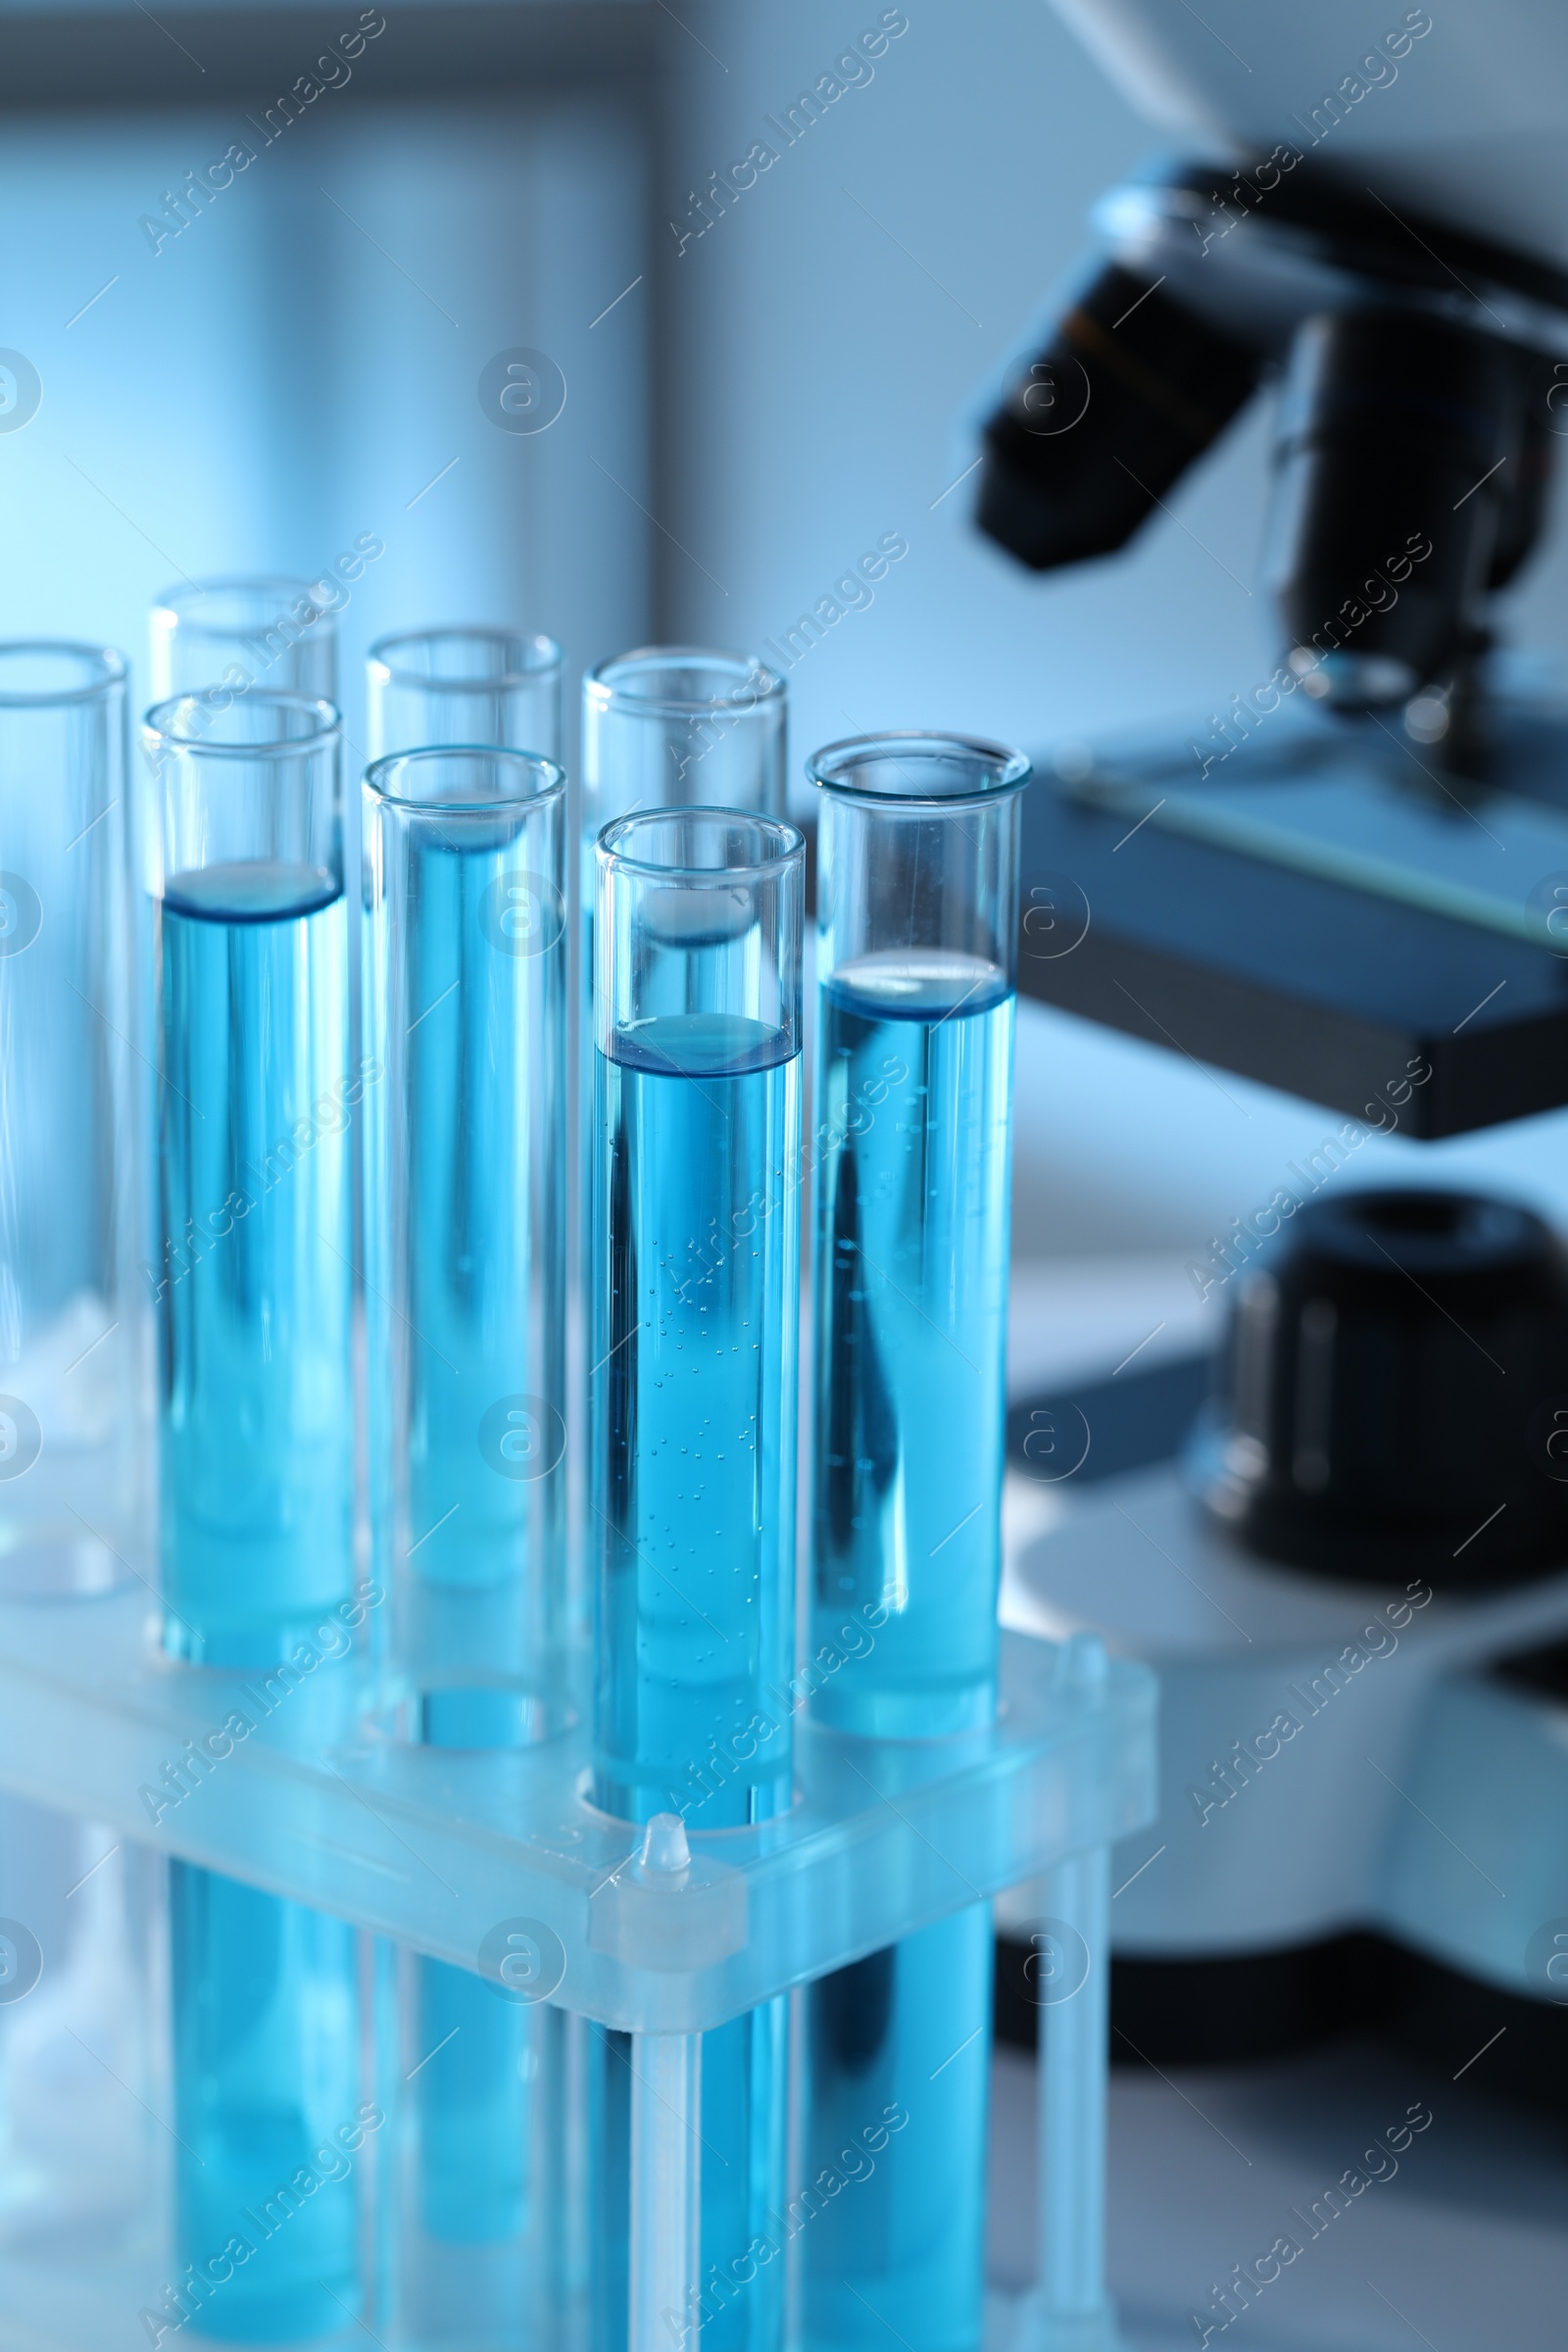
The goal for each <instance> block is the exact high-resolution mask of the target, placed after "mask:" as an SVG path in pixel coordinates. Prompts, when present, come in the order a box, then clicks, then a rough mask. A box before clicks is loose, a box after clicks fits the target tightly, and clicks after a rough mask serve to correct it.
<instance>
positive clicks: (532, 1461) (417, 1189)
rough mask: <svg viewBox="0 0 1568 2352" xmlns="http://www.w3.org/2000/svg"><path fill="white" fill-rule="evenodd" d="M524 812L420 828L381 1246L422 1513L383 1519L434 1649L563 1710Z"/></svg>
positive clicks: (555, 1106)
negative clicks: (399, 1090) (392, 1287)
mask: <svg viewBox="0 0 1568 2352" xmlns="http://www.w3.org/2000/svg"><path fill="white" fill-rule="evenodd" d="M519 830H520V828H519V825H518V823H517V822H516V821H515V820H509V819H505V818H498V819H497V820H495V822H494V824H493V825H490V826H487V827H485V828H484V830H483V831H482V832H481V831H480V829H479V827H478V826H477V825H476V824H475V821H474V819H473V817H472V816H471V815H464V816H461V821H460V820H459V819H457V818H455V821H454V823H453V825H452V827H451V829H450V831H449V832H443V830H442V829H441V828H440V827H438V826H431V825H421V826H420V827H419V828H418V829H417V831H416V832H414V833H412V834H411V836H410V839H409V844H408V860H409V863H408V880H407V897H406V902H405V905H404V907H403V908H402V919H403V922H404V926H405V930H404V939H403V942H402V949H403V954H404V956H405V957H406V961H407V971H408V986H407V994H408V1007H409V1021H410V1027H409V1031H408V1035H407V1038H406V1041H405V1042H404V1045H403V1054H404V1060H405V1071H406V1081H405V1097H404V1101H403V1102H402V1103H399V1104H397V1105H388V1106H385V1107H386V1109H387V1111H388V1113H389V1115H390V1117H391V1121H392V1128H391V1133H392V1142H393V1151H394V1154H395V1156H396V1158H397V1160H398V1162H399V1163H400V1164H399V1165H398V1166H397V1168H396V1171H395V1173H394V1176H393V1189H394V1191H395V1192H396V1194H397V1195H398V1197H399V1198H398V1212H397V1213H398V1215H399V1219H400V1223H399V1228H398V1229H396V1230H393V1231H389V1232H387V1233H386V1234H385V1237H384V1245H383V1244H382V1243H381V1241H380V1239H379V1236H378V1221H379V1220H382V1219H385V1218H387V1216H388V1214H389V1209H388V1204H387V1203H386V1202H384V1201H372V1202H368V1218H369V1219H370V1223H371V1231H372V1248H374V1249H375V1250H377V1254H378V1255H379V1253H380V1250H381V1249H382V1247H383V1246H384V1249H385V1251H386V1253H387V1255H389V1256H392V1257H395V1259H396V1261H397V1262H398V1263H399V1264H400V1265H402V1266H403V1267H406V1270H407V1296H406V1300H402V1301H400V1304H401V1305H402V1306H403V1309H404V1312H406V1316H407V1323H406V1325H402V1326H400V1328H399V1329H398V1331H397V1333H396V1334H395V1339H396V1343H397V1348H398V1351H399V1352H400V1353H405V1352H406V1356H407V1364H408V1373H407V1380H408V1396H407V1418H406V1424H405V1425H404V1426H403V1427H402V1428H400V1429H399V1431H398V1432H397V1433H396V1443H397V1444H398V1446H399V1448H400V1452H401V1454H402V1458H401V1459H400V1461H399V1463H398V1470H399V1472H400V1473H401V1475H402V1478H403V1480H404V1481H405V1490H404V1513H403V1516H404V1521H405V1524H404V1525H403V1526H402V1527H401V1528H394V1529H393V1530H391V1531H388V1532H389V1534H390V1536H391V1538H392V1540H393V1541H394V1542H395V1546H396V1550H397V1552H398V1554H399V1559H398V1565H399V1568H400V1572H401V1571H402V1568H403V1556H402V1555H404V1554H407V1555H408V1557H407V1571H406V1574H407V1577H408V1580H409V1583H410V1588H411V1590H410V1594H409V1603H410V1608H411V1612H412V1620H411V1622H410V1624H409V1625H408V1627H407V1628H406V1634H407V1638H408V1642H409V1644H410V1645H411V1646H413V1647H414V1648H416V1649H417V1653H418V1658H419V1663H420V1664H421V1666H423V1667H425V1668H433V1669H436V1670H438V1671H447V1670H450V1669H452V1668H454V1667H461V1666H465V1665H466V1666H472V1667H477V1668H479V1669H481V1670H483V1671H484V1672H487V1673H492V1674H499V1673H508V1674H511V1675H514V1676H515V1677H517V1678H519V1679H520V1680H521V1681H522V1682H523V1683H525V1684H526V1685H527V1686H528V1688H529V1690H530V1691H531V1693H532V1696H533V1700H534V1705H535V1712H536V1714H537V1715H539V1716H541V1717H543V1718H544V1719H545V1721H547V1722H548V1721H549V1720H550V1719H551V1718H552V1717H558V1716H559V1715H560V1714H561V1713H562V1712H563V1711H564V1691H562V1689H561V1687H560V1685H561V1676H562V1666H563V1660H562V1645H563V1642H564V1582H565V1580H564V1565H563V1559H562V1543H563V1535H562V1525H561V1515H562V1503H563V1495H564V1446H565V1419H564V1403H565V1397H564V1362H563V1359H562V1353H561V1350H562V1345H563V1342H562V1333H563V1331H564V1308H563V1301H564V1236H563V1234H562V1233H561V1232H560V1231H559V1230H557V1229H556V1225H555V1220H556V1219H557V1218H558V1217H559V1214H560V1202H561V1198H562V1184H561V1168H562V1164H563V1153H564V1141H565V1137H564V1115H565V1106H564V1102H563V1101H562V1100H561V1099H560V1090H561V1083H562V1079H563V1077H564V1059H563V1057H562V1055H561V1054H560V1051H559V1045H560V1028H561V1024H562V1022H563V1021H564V1013H565V1005H564V974H563V969H562V957H561V956H560V955H559V954H557V953H554V952H552V951H553V949H554V940H553V939H550V940H549V941H548V944H547V933H546V931H545V930H544V929H541V928H540V926H541V925H547V924H548V923H549V922H550V921H551V920H553V919H554V918H553V917H552V916H551V914H550V910H549V909H548V908H547V907H543V905H542V904H541V901H542V898H543V894H544V885H543V883H542V881H541V878H539V877H534V876H531V875H527V874H525V873H524V871H523V867H522V862H521V860H520V858H519V855H518V852H517V848H516V837H517V834H518V832H519ZM514 889H515V891H516V892H517V894H519V895H518V904H519V905H524V906H525V907H526V908H527V909H528V910H529V912H530V914H531V917H532V928H530V927H529V925H528V923H527V922H523V923H520V924H519V922H518V920H517V918H516V909H515V907H514V905H513V900H512V898H511V897H510V896H509V892H511V891H513V890H514ZM382 953H383V951H381V950H380V949H379V945H378V948H377V952H376V957H375V960H376V961H377V962H379V960H380V959H381V955H382ZM372 986H377V987H383V988H384V986H385V976H384V974H378V973H374V972H372ZM377 1107H378V1114H379V1112H380V1110H381V1108H382V1106H380V1105H378V1106H377ZM382 1263H383V1264H384V1263H385V1259H384V1258H383V1259H382ZM379 1273H380V1270H379V1268H378V1282H377V1287H378V1289H384V1288H386V1281H390V1279H391V1277H390V1275H388V1276H387V1278H386V1281H383V1280H381V1279H380V1278H379ZM372 1306H373V1307H374V1308H375V1310H376V1313H377V1314H378V1315H379V1316H383V1317H384V1315H385V1311H386V1310H385V1308H384V1306H383V1305H382V1303H381V1302H380V1301H376V1300H372ZM460 1743H461V1742H460ZM473 1744H483V1742H482V1741H476V1742H473Z"/></svg>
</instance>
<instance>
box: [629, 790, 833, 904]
mask: <svg viewBox="0 0 1568 2352" xmlns="http://www.w3.org/2000/svg"><path fill="white" fill-rule="evenodd" d="M684 816H712V817H718V818H720V819H721V820H722V821H723V822H724V823H725V824H729V825H749V826H751V827H752V828H753V829H754V830H755V831H756V832H758V833H760V834H762V835H763V836H765V837H767V838H770V839H774V840H777V841H778V842H779V843H780V845H781V846H780V849H779V852H778V855H777V856H776V857H774V858H764V859H763V860H762V862H761V863H760V865H662V864H656V863H652V862H650V860H648V859H647V858H629V857H627V855H626V853H625V852H624V850H621V849H619V848H618V847H617V846H616V844H615V842H614V841H613V839H612V835H616V834H623V833H629V832H632V831H635V830H636V829H637V828H639V827H641V826H644V825H653V824H668V823H669V822H670V821H671V819H673V818H676V817H684ZM594 856H595V858H597V859H598V862H599V870H600V872H601V874H604V873H608V872H610V871H611V870H612V869H613V870H614V871H616V872H618V873H624V874H636V875H638V876H639V877H646V878H648V879H651V880H654V881H659V882H670V881H675V882H679V883H680V884H681V885H682V887H683V888H686V889H694V890H701V889H713V890H726V889H732V888H733V887H734V885H735V884H736V883H737V882H766V881H769V880H771V879H773V878H774V877H776V876H778V875H781V874H784V873H786V872H787V871H788V870H789V868H790V866H791V864H793V863H800V864H804V862H805V858H806V835H805V834H804V833H803V832H802V831H801V829H800V827H799V825H792V824H791V823H790V821H789V819H788V817H784V816H762V815H760V814H759V813H758V811H757V810H755V809H725V808H722V807H717V806H714V805H713V804H712V803H711V802H706V801H703V802H693V803H691V804H690V805H686V804H682V805H681V806H679V807H676V808H670V809H629V810H628V811H627V813H626V814H625V815H624V816H613V817H612V818H611V820H610V822H609V824H608V825H606V826H604V827H603V828H602V830H601V832H600V834H599V836H598V838H597V840H596V841H595V843H594Z"/></svg>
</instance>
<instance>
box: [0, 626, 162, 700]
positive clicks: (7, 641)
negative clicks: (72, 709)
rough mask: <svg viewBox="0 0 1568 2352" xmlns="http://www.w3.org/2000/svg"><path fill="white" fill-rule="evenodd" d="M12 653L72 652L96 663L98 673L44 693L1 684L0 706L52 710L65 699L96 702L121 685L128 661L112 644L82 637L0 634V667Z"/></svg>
mask: <svg viewBox="0 0 1568 2352" xmlns="http://www.w3.org/2000/svg"><path fill="white" fill-rule="evenodd" d="M13 654H56V655H59V654H74V655H79V656H80V657H81V659H82V661H83V662H84V663H86V662H91V663H94V664H96V665H97V673H98V674H97V675H96V676H95V677H91V678H88V679H86V680H85V681H84V682H83V683H82V684H81V685H79V686H61V687H51V688H49V689H47V690H46V691H45V692H44V693H41V694H34V693H23V692H20V691H18V690H17V689H16V688H14V687H7V686H0V711H53V710H58V709H59V708H60V707H61V706H62V705H63V704H66V703H90V702H95V701H96V700H97V699H98V698H99V697H100V696H101V695H107V694H109V693H111V692H112V691H113V689H114V688H115V687H117V686H123V684H124V683H125V680H126V678H127V677H128V676H129V674H130V664H129V662H127V661H126V659H125V657H124V655H123V654H122V653H119V652H117V650H116V648H115V647H114V646H112V645H94V644H93V643H92V641H91V640H90V639H89V638H85V637H0V668H3V665H4V663H5V662H6V661H7V659H8V658H9V657H10V656H11V655H13Z"/></svg>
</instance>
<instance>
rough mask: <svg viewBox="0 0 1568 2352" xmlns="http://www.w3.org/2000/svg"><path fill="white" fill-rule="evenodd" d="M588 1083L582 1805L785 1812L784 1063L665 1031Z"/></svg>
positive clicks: (731, 1032)
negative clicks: (585, 1751)
mask: <svg viewBox="0 0 1568 2352" xmlns="http://www.w3.org/2000/svg"><path fill="white" fill-rule="evenodd" d="M596 1064H597V1067H596V1090H597V1092H596V1108H597V1117H598V1120H599V1122H600V1126H601V1131H602V1132H601V1137H600V1149H599V1151H598V1152H597V1154H596V1162H597V1166H598V1171H599V1175H598V1197H597V1199H596V1224H597V1232H596V1256H597V1270H596V1277H595V1282H594V1317H595V1320H594V1329H593V1337H592V1341H591V1356H590V1363H591V1366H592V1367H593V1369H592V1373H591V1381H592V1398H593V1426H594V1439H593V1443H594V1462H593V1487H592V1493H593V1498H594V1504H595V1510H596V1517H597V1521H598V1525H597V1530H596V1533H597V1535H598V1539H599V1548H600V1576H599V1592H598V1622H597V1626H596V1642H595V1657H596V1669H595V1672H596V1687H595V1708H594V1735H595V1750H594V1777H595V1784H596V1802H597V1803H599V1804H600V1805H602V1806H603V1807H604V1809H605V1811H606V1812H608V1813H613V1814H615V1815H617V1816H618V1817H619V1818H620V1819H621V1820H623V1821H639V1822H641V1821H647V1820H648V1819H649V1818H650V1817H651V1816H652V1815H653V1814H655V1813H662V1812H673V1813H680V1814H682V1815H683V1816H684V1817H685V1819H686V1820H687V1823H688V1826H689V1827H690V1828H693V1829H702V1830H708V1829H729V1828H733V1827H735V1826H736V1825H737V1824H740V1823H744V1822H748V1821H757V1820H766V1819H767V1818H768V1817H769V1816H770V1815H771V1814H772V1813H774V1812H776V1811H778V1810H779V1809H780V1807H781V1806H782V1805H784V1804H787V1803H788V1801H789V1765H790V1735H789V1720H788V1707H787V1702H786V1701H785V1700H784V1699H783V1698H781V1695H780V1694H781V1692H783V1691H784V1688H785V1686H786V1684H787V1682H788V1676H789V1668H790V1662H791V1661H790V1651H791V1638H792V1631H793V1629H792V1625H791V1593H792V1591H793V1586H794V1576H793V1569H794V1495H793V1483H794V1480H793V1465H794V1457H795V1448H794V1428H795V1365H796V1330H795V1319H796V1314H797V1311H798V1309H797V1303H796V1301H797V1298H798V1274H797V1262H798V1261H797V1241H796V1232H795V1210H794V1201H795V1194H794V1187H793V1182H792V1179H793V1172H794V1165H795V1158H796V1152H797V1149H798V1137H799V1121H800V1061H799V1056H798V1055H793V1054H785V1052H784V1050H783V1048H782V1044H781V1041H780V1039H779V1037H778V1034H777V1032H775V1031H771V1030H768V1029H765V1028H764V1027H763V1026H762V1025H761V1023H760V1022H757V1021H748V1020H743V1019H740V1018H738V1017H732V1016H727V1015H711V1014H706V1013H688V1014H682V1013H675V1014H670V1015H667V1016H664V1017H662V1018H660V1019H658V1020H655V1021H650V1022H645V1023H643V1024H640V1025H639V1027H638V1028H637V1029H635V1030H632V1031H623V1032H617V1033H616V1036H615V1039H614V1045H613V1053H612V1054H604V1053H599V1054H596ZM786 1472H787V1473H788V1474H787V1475H786Z"/></svg>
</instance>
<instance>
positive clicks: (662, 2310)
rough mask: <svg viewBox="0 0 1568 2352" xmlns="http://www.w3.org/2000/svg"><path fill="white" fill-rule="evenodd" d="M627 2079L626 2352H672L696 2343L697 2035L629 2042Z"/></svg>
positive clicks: (698, 2204)
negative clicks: (628, 2279)
mask: <svg viewBox="0 0 1568 2352" xmlns="http://www.w3.org/2000/svg"><path fill="white" fill-rule="evenodd" d="M631 2074H632V2088H631V2260H630V2275H631V2295H630V2311H629V2327H628V2334H627V2345H628V2352H675V2348H676V2346H677V2345H678V2344H680V2343H682V2342H686V2343H690V2342H693V2341H695V2331H694V2328H693V2324H694V2322H695V2319H696V2311H697V2287H698V2278H699V2245H700V2232H699V2222H700V2218H701V2202H702V2200H701V2190H702V2161H701V2149H702V2144H703V2143H702V2037H701V2035H700V2034H633V2036H632V2044H631ZM689 2329H692V2330H693V2332H692V2333H691V2334H688V2332H687V2331H688V2330H689Z"/></svg>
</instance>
